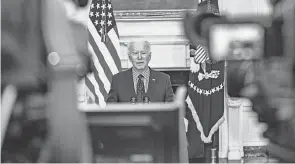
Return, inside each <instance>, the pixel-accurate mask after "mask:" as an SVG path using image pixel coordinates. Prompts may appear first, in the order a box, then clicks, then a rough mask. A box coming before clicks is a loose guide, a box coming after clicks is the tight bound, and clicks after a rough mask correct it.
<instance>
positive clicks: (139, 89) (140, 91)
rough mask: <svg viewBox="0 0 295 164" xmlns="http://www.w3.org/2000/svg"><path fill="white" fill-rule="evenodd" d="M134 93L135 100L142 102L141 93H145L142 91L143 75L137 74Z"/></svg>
mask: <svg viewBox="0 0 295 164" xmlns="http://www.w3.org/2000/svg"><path fill="white" fill-rule="evenodd" d="M136 89H137V90H136V92H137V93H136V94H137V101H138V102H143V95H144V93H145V91H144V83H143V75H141V74H140V75H138V81H137V87H136Z"/></svg>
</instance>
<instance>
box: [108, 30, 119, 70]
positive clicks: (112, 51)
mask: <svg viewBox="0 0 295 164" xmlns="http://www.w3.org/2000/svg"><path fill="white" fill-rule="evenodd" d="M109 33H110V32H109ZM109 33H108V35H107V36H106V37H107V42H106V44H105V45H106V47H107V49H108V50H109V52H110V54H111V55H112V57H113V59H114V62H115V64H116V66H117V69H118V70H121V60H120V58H119V56H118V54H117V50H116V48H115V46H114V45H113V43H112V41H111V39H110V36H109Z"/></svg>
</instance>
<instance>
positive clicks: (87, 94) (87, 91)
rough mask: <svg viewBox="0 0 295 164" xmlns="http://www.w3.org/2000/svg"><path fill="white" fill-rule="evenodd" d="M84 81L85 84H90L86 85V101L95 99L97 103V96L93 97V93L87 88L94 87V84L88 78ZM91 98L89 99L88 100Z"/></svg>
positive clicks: (92, 101)
mask: <svg viewBox="0 0 295 164" xmlns="http://www.w3.org/2000/svg"><path fill="white" fill-rule="evenodd" d="M86 78H88V77H86ZM84 83H85V84H86V85H87V84H89V85H91V86H89V87H86V100H87V101H86V103H94V102H95V101H97V102H96V103H97V104H98V103H99V102H98V98H95V96H94V95H95V94H93V93H92V92H91V90H90V89H89V88H94V86H93V85H92V84H91V82H90V81H89V79H88V83H86V82H85V81H84ZM93 91H94V89H93ZM90 100H91V101H90Z"/></svg>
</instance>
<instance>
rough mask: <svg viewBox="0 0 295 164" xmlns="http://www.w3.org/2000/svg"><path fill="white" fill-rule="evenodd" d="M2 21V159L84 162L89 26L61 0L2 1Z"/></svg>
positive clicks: (6, 160)
mask: <svg viewBox="0 0 295 164" xmlns="http://www.w3.org/2000/svg"><path fill="white" fill-rule="evenodd" d="M85 2H86V1H83V2H82V1H81V3H78V1H72V3H76V4H77V7H78V5H79V6H84V5H85ZM1 24H2V28H1V34H2V35H1V37H2V38H1V39H2V46H1V72H2V74H1V82H2V83H1V90H2V92H1V98H2V101H1V124H2V126H1V132H2V133H1V134H2V136H1V162H38V161H39V162H40V160H41V162H42V161H43V162H48V161H47V160H45V159H44V158H48V159H51V160H50V162H81V161H83V160H82V158H83V157H82V152H81V147H83V146H82V145H83V144H84V143H81V140H82V138H87V137H85V135H84V134H86V133H84V131H85V130H86V124H85V123H83V116H82V115H81V114H80V113H79V111H78V109H77V107H76V102H77V101H76V86H75V85H76V84H75V83H76V81H77V80H78V77H82V76H84V75H85V74H86V72H88V71H90V69H89V68H90V58H89V55H88V51H87V50H86V47H87V46H85V45H86V44H87V29H86V28H84V27H83V26H82V25H80V24H79V23H76V22H73V21H70V20H68V18H67V17H66V12H65V8H64V6H63V3H62V1H61V0H42V1H40V0H17V1H14V0H13V1H12V0H3V1H1ZM45 109H46V110H45ZM72 136H75V137H74V138H73V137H72ZM84 141H87V139H84ZM48 154H50V156H49V155H48ZM85 162H87V161H85Z"/></svg>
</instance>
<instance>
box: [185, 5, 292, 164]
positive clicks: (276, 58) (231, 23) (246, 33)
mask: <svg viewBox="0 0 295 164" xmlns="http://www.w3.org/2000/svg"><path fill="white" fill-rule="evenodd" d="M270 2H271V3H272V4H273V13H272V14H271V15H266V16H260V17H257V15H246V17H245V16H244V17H226V16H219V15H215V14H213V13H198V15H195V16H192V15H190V14H188V15H187V16H186V18H185V19H184V30H185V33H186V36H187V38H188V39H189V41H190V42H191V43H192V44H193V45H202V46H205V47H207V49H208V51H209V53H208V55H209V58H211V60H217V61H219V60H227V61H228V65H227V87H228V88H227V92H228V95H229V96H230V97H246V98H249V99H250V100H251V101H252V104H253V110H254V111H255V112H256V113H257V114H258V116H259V121H260V122H264V123H267V125H268V129H267V130H266V131H265V132H264V134H263V135H264V136H265V137H266V138H268V139H269V141H270V142H269V144H268V146H267V150H268V152H269V153H270V154H272V155H273V156H275V157H277V158H278V159H280V160H281V161H282V162H295V158H294V157H295V121H294V120H295V114H294V113H295V110H294V109H295V108H294V104H292V105H291V107H290V108H289V109H288V110H289V112H290V113H291V114H289V116H288V118H287V117H286V118H284V119H280V118H278V115H279V114H278V113H280V112H281V111H282V110H283V109H281V108H280V106H279V105H277V104H275V103H276V101H274V102H272V101H273V99H272V98H273V97H271V96H274V95H275V96H276V97H279V98H282V99H283V98H288V99H289V100H291V101H292V102H294V101H293V100H294V99H295V97H294V96H293V93H294V84H295V83H294V82H295V78H294V77H295V69H294V68H295V67H294V65H295V64H294V59H295V48H294V47H295V46H294V45H295V1H294V0H271V1H270ZM261 68H264V69H261ZM262 70H263V71H262ZM274 70H275V71H277V70H279V71H278V72H281V74H284V76H282V75H281V74H280V73H278V74H274V73H272V71H274ZM265 77H267V78H268V80H269V81H267V80H265V79H266V78H265ZM278 77H286V78H278ZM263 78H264V79H263ZM275 80H277V81H275ZM274 81H275V82H274ZM268 83H273V84H275V83H277V84H278V85H277V86H278V87H274V88H267V86H266V85H268ZM253 84H255V90H256V91H253V92H252V93H250V90H251V89H249V88H251V87H252V86H254V85H253ZM284 85H285V86H284ZM249 86H251V87H249ZM274 86H275V85H274ZM281 86H284V87H285V88H288V89H289V91H288V93H290V94H287V93H286V94H285V95H284V92H283V94H282V93H275V92H274V91H275V90H278V91H279V89H280V87H281ZM245 93H247V94H245ZM276 94H277V95H276ZM280 96H281V97H280ZM273 104H275V105H273ZM276 105H277V106H276Z"/></svg>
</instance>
